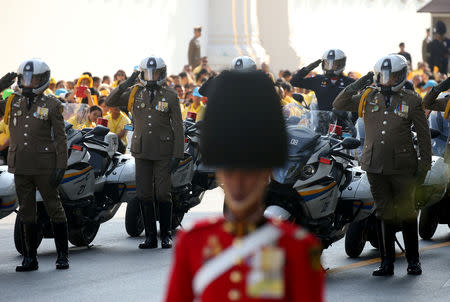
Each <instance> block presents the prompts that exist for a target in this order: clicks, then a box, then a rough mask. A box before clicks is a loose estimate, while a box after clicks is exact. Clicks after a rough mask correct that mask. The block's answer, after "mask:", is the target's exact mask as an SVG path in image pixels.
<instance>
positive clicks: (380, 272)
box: [372, 219, 395, 276]
mask: <svg viewBox="0 0 450 302" xmlns="http://www.w3.org/2000/svg"><path fill="white" fill-rule="evenodd" d="M376 229H377V236H378V245H379V250H380V258H381V264H380V266H379V267H378V268H377V269H376V270H374V271H373V273H372V275H373V276H392V275H393V274H394V261H395V231H394V228H393V226H391V225H389V224H387V223H385V222H383V221H381V220H379V219H377V228H376Z"/></svg>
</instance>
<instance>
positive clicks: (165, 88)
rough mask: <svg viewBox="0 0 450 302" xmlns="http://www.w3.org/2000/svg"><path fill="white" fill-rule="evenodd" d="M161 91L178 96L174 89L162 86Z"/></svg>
mask: <svg viewBox="0 0 450 302" xmlns="http://www.w3.org/2000/svg"><path fill="white" fill-rule="evenodd" d="M162 89H163V90H165V91H167V92H169V93H172V94H173V95H175V96H176V95H178V94H177V92H176V91H175V89H173V88H171V87H167V86H163V87H162Z"/></svg>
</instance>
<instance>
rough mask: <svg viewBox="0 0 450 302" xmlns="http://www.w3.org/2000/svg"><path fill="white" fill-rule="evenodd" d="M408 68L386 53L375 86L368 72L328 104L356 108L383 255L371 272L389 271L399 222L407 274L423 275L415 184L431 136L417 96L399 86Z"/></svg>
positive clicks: (426, 161)
mask: <svg viewBox="0 0 450 302" xmlns="http://www.w3.org/2000/svg"><path fill="white" fill-rule="evenodd" d="M407 72H408V63H407V61H406V59H405V58H404V57H402V56H399V55H388V56H385V57H383V58H381V59H380V60H379V61H378V62H377V63H376V64H375V78H376V85H377V87H375V88H372V87H369V88H367V89H365V88H366V87H367V86H369V85H370V84H371V83H372V81H373V73H372V72H369V73H368V74H367V75H365V76H363V77H362V78H361V79H359V80H358V81H356V82H355V83H353V84H351V85H349V86H348V87H347V88H346V89H344V90H343V91H342V92H341V93H340V94H339V95H338V97H337V98H336V100H335V101H334V103H333V105H334V107H335V108H336V109H339V110H347V111H357V112H358V115H359V116H360V117H362V118H363V119H364V128H365V132H366V138H365V142H364V149H363V153H362V156H361V167H362V169H363V170H365V171H367V177H368V179H369V183H370V187H371V191H372V195H373V197H374V199H375V203H376V206H377V211H376V215H377V217H378V219H379V220H378V223H377V231H378V232H377V233H378V239H379V245H380V254H381V259H382V262H381V265H380V267H379V268H378V269H376V270H375V271H374V272H373V275H374V276H387V275H392V274H394V261H395V226H396V225H397V224H401V225H402V230H403V238H404V241H405V248H406V258H407V260H408V269H407V272H408V274H410V275H420V274H421V273H422V269H421V265H420V262H419V246H418V236H417V213H416V209H415V201H414V200H415V199H414V192H415V185H416V184H417V185H420V184H422V183H423V181H424V179H425V176H426V173H427V171H428V170H429V169H430V167H431V137H430V130H429V128H428V123H427V119H426V117H425V113H424V111H423V109H422V100H421V98H420V97H419V96H418V95H417V94H416V93H415V92H413V91H411V90H406V89H402V87H403V85H404V84H405V81H406V76H407ZM358 91H361V93H359V94H357V92H358ZM412 125H414V127H415V129H416V132H417V140H418V145H419V153H420V159H418V158H417V152H416V150H415V149H414V144H413V137H412V133H411V126H412Z"/></svg>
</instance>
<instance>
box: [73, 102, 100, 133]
mask: <svg viewBox="0 0 450 302" xmlns="http://www.w3.org/2000/svg"><path fill="white" fill-rule="evenodd" d="M87 108H88V107H87V106H83V107H81V108H80V110H78V112H77V114H75V115H74V116H72V117H71V118H69V119H68V120H67V122H68V123H70V124H72V126H73V129H77V130H81V129H84V128H94V127H95V126H96V121H97V118H99V117H102V115H103V113H102V109H101V108H100V107H98V106H92V107H90V108H89V110H88V112H89V113H88V114H86V112H87Z"/></svg>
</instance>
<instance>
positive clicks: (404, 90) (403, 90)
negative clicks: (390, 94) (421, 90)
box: [400, 88, 421, 98]
mask: <svg viewBox="0 0 450 302" xmlns="http://www.w3.org/2000/svg"><path fill="white" fill-rule="evenodd" d="M400 93H403V94H406V95H414V96H416V97H418V98H421V97H420V95H419V94H418V93H417V92H415V91H414V90H411V89H406V88H402V89H401V90H400Z"/></svg>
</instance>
